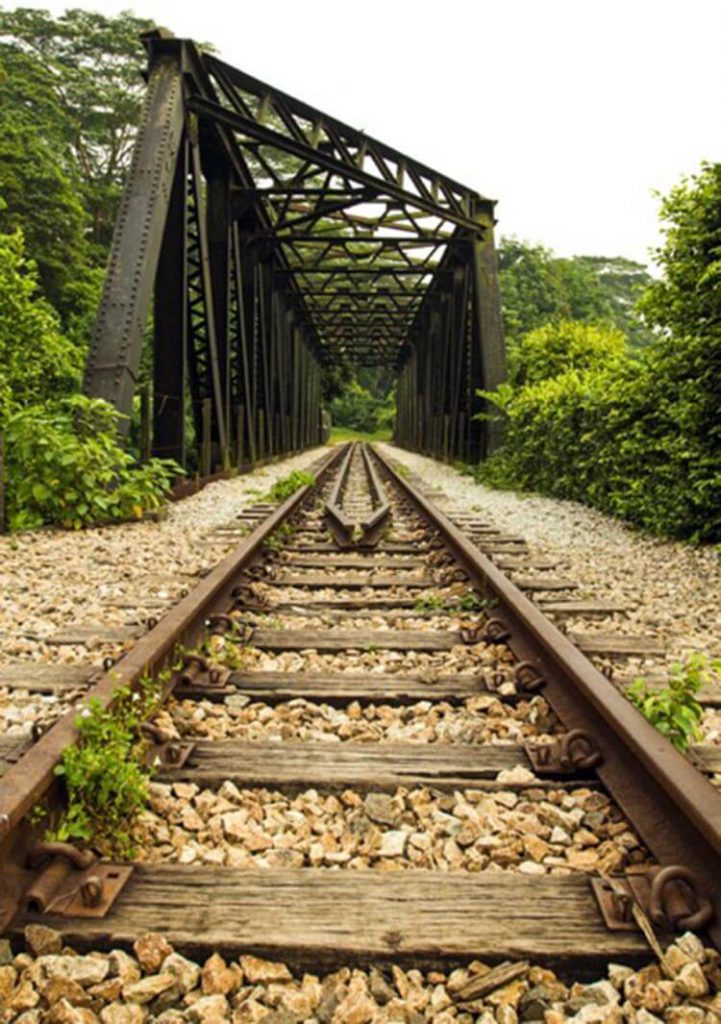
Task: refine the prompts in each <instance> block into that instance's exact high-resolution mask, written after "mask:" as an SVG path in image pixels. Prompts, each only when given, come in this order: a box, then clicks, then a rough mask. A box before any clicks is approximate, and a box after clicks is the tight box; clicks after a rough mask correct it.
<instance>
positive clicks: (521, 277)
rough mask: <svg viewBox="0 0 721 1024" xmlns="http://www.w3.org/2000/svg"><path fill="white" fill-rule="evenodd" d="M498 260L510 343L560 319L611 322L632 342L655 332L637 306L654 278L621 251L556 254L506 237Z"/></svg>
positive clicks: (504, 315) (504, 318) (642, 342)
mask: <svg viewBox="0 0 721 1024" xmlns="http://www.w3.org/2000/svg"><path fill="white" fill-rule="evenodd" d="M498 266H499V279H500V286H501V300H502V308H503V321H504V326H505V330H506V336H507V338H508V340H509V342H510V343H511V347H512V346H513V343H514V342H515V341H516V340H517V339H518V338H520V337H522V336H523V335H524V334H526V333H527V332H528V331H532V330H535V329H536V328H537V327H542V326H543V325H544V324H547V323H550V322H552V321H554V320H558V319H566V320H581V321H583V322H584V323H606V324H612V325H613V326H615V327H618V328H620V329H621V330H622V331H623V332H624V333H625V334H626V335H627V337H628V338H629V341H630V342H631V344H632V345H634V346H636V345H641V344H645V343H647V342H648V341H649V340H650V338H651V334H650V332H649V330H648V328H646V327H645V326H644V324H643V323H642V321H641V320H640V318H639V316H638V315H637V314H636V312H635V305H636V303H637V301H638V299H639V298H640V296H641V294H642V292H643V289H644V288H645V286H646V285H647V284H648V283H649V282H650V280H651V278H650V276H649V274H648V273H647V272H646V270H645V268H644V267H643V266H641V264H639V263H634V262H633V261H631V260H626V259H623V258H622V257H613V258H608V257H605V256H572V257H568V258H567V257H557V256H554V254H553V252H552V251H551V250H550V249H546V248H544V247H543V246H541V245H531V244H529V243H528V242H521V241H519V240H518V239H515V238H502V239H501V242H500V245H499V250H498Z"/></svg>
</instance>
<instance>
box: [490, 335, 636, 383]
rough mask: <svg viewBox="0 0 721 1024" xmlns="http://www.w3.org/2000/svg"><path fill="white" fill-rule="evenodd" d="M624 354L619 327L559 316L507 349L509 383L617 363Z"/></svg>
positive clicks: (624, 348) (535, 379)
mask: <svg viewBox="0 0 721 1024" xmlns="http://www.w3.org/2000/svg"><path fill="white" fill-rule="evenodd" d="M626 354H627V346H626V339H625V338H624V336H623V334H622V333H621V331H618V330H614V329H613V328H607V327H600V326H596V325H593V324H585V323H580V322H578V321H575V320H561V321H558V322H554V323H549V324H546V325H545V326H543V327H539V328H537V329H536V330H535V331H529V333H528V334H526V335H524V337H523V338H521V339H520V340H519V341H517V342H516V343H515V344H514V345H513V346H512V347H511V349H510V351H509V360H508V361H509V367H508V378H509V380H510V381H511V383H512V384H536V383H538V381H541V380H547V379H548V378H549V377H556V376H558V375H559V374H561V373H565V372H566V371H568V370H581V371H582V370H591V369H594V368H599V367H606V366H610V365H612V364H618V363H620V361H621V360H622V359H623V358H624V357H625V356H626Z"/></svg>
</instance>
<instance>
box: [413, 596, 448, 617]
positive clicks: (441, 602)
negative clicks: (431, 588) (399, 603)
mask: <svg viewBox="0 0 721 1024" xmlns="http://www.w3.org/2000/svg"><path fill="white" fill-rule="evenodd" d="M445 608H446V599H445V598H444V597H443V595H442V594H434V593H433V592H431V593H429V594H422V595H421V596H420V597H419V598H418V599H417V600H416V603H415V604H414V605H413V610H414V611H416V612H442V611H445Z"/></svg>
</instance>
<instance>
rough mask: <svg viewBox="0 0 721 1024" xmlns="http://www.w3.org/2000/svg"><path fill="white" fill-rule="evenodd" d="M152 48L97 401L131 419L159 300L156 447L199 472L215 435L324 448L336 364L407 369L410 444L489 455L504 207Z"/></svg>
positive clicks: (165, 43)
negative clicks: (487, 410) (200, 457)
mask: <svg viewBox="0 0 721 1024" xmlns="http://www.w3.org/2000/svg"><path fill="white" fill-rule="evenodd" d="M145 42H146V45H147V48H148V52H149V71H148V93H147V98H146V105H145V108H144V112H143V118H142V123H141V125H140V128H139V132H138V139H137V142H136V147H135V152H134V158H133V163H132V166H131V169H130V172H129V176H128V182H127V185H126V190H125V195H124V200H123V205H122V208H121V211H120V215H119V218H118V222H117V225H116V231H115V236H114V241H113V247H112V253H111V260H110V266H109V270H108V275H107V278H106V282H105V288H104V292H103V298H102V301H101V305H100V310H99V314H98V320H97V324H96V329H95V334H94V338H93V343H92V346H91V350H90V354H89V357H88V363H87V369H86V376H85V387H86V391H87V392H88V393H90V394H93V395H101V396H102V397H105V398H107V399H108V400H110V401H112V402H113V403H114V404H115V405H116V407H117V408H118V409H119V410H120V411H121V412H123V413H125V414H126V415H127V414H129V413H130V410H131V403H132V397H133V391H134V387H135V383H136V380H137V377H138V373H139V367H140V357H141V348H142V338H143V331H144V329H145V324H146V320H147V318H148V314H149V311H150V306H151V303H152V304H153V312H154V315H153V338H154V348H153V368H154V450H155V451H156V452H157V453H158V454H163V455H167V456H172V457H174V458H176V459H177V460H178V461H180V462H182V463H183V464H185V463H186V461H187V459H188V451H189V450H190V451H191V462H192V451H193V449H194V448H195V449H198V448H199V447H200V443H199V442H200V439H201V437H203V436H204V443H205V445H206V449H207V446H210V450H211V451H212V452H213V453H214V460H215V463H216V464H218V465H220V464H226V465H227V464H228V463H229V462H230V461H231V460H237V461H238V462H239V463H244V462H247V461H254V460H256V459H258V458H262V457H265V456H268V455H274V454H279V453H283V452H288V451H293V450H297V449H298V448H301V447H304V446H307V445H309V444H312V443H314V442H317V441H318V440H319V439H320V429H321V427H320V423H321V420H320V402H321V374H322V371H323V367H324V366H325V365H333V366H335V367H337V366H338V364H339V363H340V364H346V363H347V364H352V363H365V364H374V363H375V364H378V363H380V364H383V365H388V364H391V365H396V366H397V367H398V371H399V387H398V418H397V428H396V438H397V440H398V442H399V443H401V444H404V445H406V446H408V447H413V448H417V449H419V450H423V451H428V452H430V453H432V454H435V455H437V456H444V457H449V458H471V457H478V456H481V455H483V454H484V453H485V452H486V451H488V450H489V449H490V448H491V447H492V446H493V445H494V443H495V442H496V440H497V438H496V437H495V435H494V434H493V432H492V431H491V430H490V429H489V428H488V427H487V426H486V425H485V424H484V423H483V422H481V421H479V420H477V419H474V417H475V416H476V414H478V413H479V412H482V411H483V409H484V403H483V401H482V400H481V399H479V398H478V396H477V394H476V392H477V390H478V389H480V388H484V389H486V390H492V389H493V388H494V387H495V386H496V385H497V384H498V383H499V382H500V381H501V380H502V379H503V377H504V375H505V365H504V350H503V340H502V333H501V324H500V312H499V309H500V306H499V299H498V282H497V273H496V267H495V253H494V246H493V203H492V202H491V201H490V200H488V199H485V198H484V197H482V196H480V195H478V194H477V193H475V192H473V191H471V190H470V189H468V188H466V187H465V186H463V185H460V184H459V183H458V182H456V181H454V180H452V179H451V178H449V177H447V176H446V175H442V174H439V173H438V172H436V171H433V170H432V169H430V168H428V167H426V166H425V165H423V164H421V163H419V162H418V161H415V160H412V159H410V158H409V157H406V156H405V155H403V154H401V153H399V152H398V151H396V150H394V149H392V148H391V147H389V146H386V145H385V144H383V143H380V142H378V141H377V140H375V139H372V138H369V137H368V136H366V135H365V134H364V133H362V132H358V131H356V130H354V129H352V128H350V127H349V126H347V125H345V124H343V123H342V122H340V121H338V120H337V119H335V118H332V117H330V116H328V115H327V114H324V113H322V112H321V111H318V110H316V109H315V108H313V107H310V106H309V105H307V104H305V103H302V102H301V101H299V100H296V99H294V98H293V97H290V96H288V95H287V94H285V93H282V92H280V91H279V90H277V89H274V88H272V87H271V86H269V85H267V84H265V83H263V82H260V81H258V80H257V79H254V78H252V77H251V76H249V75H246V74H244V73H243V72H241V71H238V70H236V69H235V68H232V67H230V66H228V65H227V64H224V63H223V62H222V61H219V60H218V59H217V58H215V57H213V56H210V55H208V54H204V53H201V52H200V51H199V50H198V49H197V48H196V46H195V45H194V44H193V43H192V42H190V41H187V40H178V39H175V38H173V37H172V36H169V35H168V34H167V33H165V32H163V31H162V30H160V31H157V32H153V33H149V34H148V35H147V36H146V37H145ZM188 410H191V411H192V415H190V416H188V415H187V412H188ZM193 434H194V436H195V445H194V446H193V445H192V444H190V441H191V440H192V436H193Z"/></svg>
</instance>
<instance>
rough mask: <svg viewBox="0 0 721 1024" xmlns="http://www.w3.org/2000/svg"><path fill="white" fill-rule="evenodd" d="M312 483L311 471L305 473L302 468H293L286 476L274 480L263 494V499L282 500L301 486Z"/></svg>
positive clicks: (313, 481) (308, 485)
mask: <svg viewBox="0 0 721 1024" xmlns="http://www.w3.org/2000/svg"><path fill="white" fill-rule="evenodd" d="M314 483H315V477H314V476H313V474H312V473H307V472H306V471H305V470H302V469H294V470H293V472H292V473H289V474H288V476H284V477H281V478H280V480H276V482H275V483H274V484H273V486H272V487H271V489H270V490H269V491H268V493H267V494H264V495H263V500H264V501H277V502H283V501H285V499H286V498H289V497H290V496H291V494H295V492H296V491H298V490H300V488H301V487H306V486H307V487H311V486H312V485H313V484H314Z"/></svg>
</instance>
